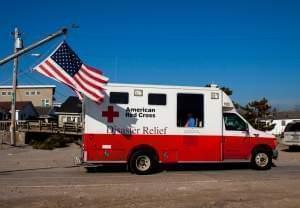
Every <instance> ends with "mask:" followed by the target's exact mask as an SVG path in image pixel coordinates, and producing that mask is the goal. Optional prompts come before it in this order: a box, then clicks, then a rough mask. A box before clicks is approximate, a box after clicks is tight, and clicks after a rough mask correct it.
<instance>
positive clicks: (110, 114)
mask: <svg viewBox="0 0 300 208" xmlns="http://www.w3.org/2000/svg"><path fill="white" fill-rule="evenodd" d="M102 117H107V122H108V123H112V122H114V117H119V112H117V111H114V107H113V106H111V105H110V106H108V109H107V111H102Z"/></svg>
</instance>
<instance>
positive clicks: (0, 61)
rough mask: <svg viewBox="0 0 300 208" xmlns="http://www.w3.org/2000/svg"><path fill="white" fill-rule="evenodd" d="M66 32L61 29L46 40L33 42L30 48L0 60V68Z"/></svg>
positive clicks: (65, 29)
mask: <svg viewBox="0 0 300 208" xmlns="http://www.w3.org/2000/svg"><path fill="white" fill-rule="evenodd" d="M67 31H68V29H67V28H62V29H60V30H58V31H57V32H55V33H52V34H50V35H48V36H47V37H46V38H44V39H42V40H40V41H38V42H35V43H33V44H31V45H30V46H27V47H26V48H24V49H22V50H19V51H18V52H17V53H13V54H11V55H9V56H7V57H5V58H4V59H1V60H0V66H1V65H3V64H5V63H7V62H9V61H11V60H12V59H14V58H16V57H18V56H21V55H23V54H25V53H27V52H28V51H31V50H33V49H35V48H37V47H39V46H40V45H43V44H44V43H47V42H49V41H50V40H52V39H54V38H57V37H59V36H61V35H66V34H67Z"/></svg>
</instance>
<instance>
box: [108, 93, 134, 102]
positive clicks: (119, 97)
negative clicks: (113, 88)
mask: <svg viewBox="0 0 300 208" xmlns="http://www.w3.org/2000/svg"><path fill="white" fill-rule="evenodd" d="M109 102H110V103H112V104H128V102H129V94H128V92H110V94H109Z"/></svg>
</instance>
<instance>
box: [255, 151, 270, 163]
mask: <svg viewBox="0 0 300 208" xmlns="http://www.w3.org/2000/svg"><path fill="white" fill-rule="evenodd" d="M255 162H256V164H257V165H258V166H259V167H265V166H266V165H267V164H268V162H269V157H268V155H267V154H266V153H263V152H262V153H258V154H257V155H256V157H255Z"/></svg>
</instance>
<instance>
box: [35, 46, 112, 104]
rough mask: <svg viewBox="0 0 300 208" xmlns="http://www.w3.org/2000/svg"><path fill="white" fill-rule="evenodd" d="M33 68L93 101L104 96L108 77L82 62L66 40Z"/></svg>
mask: <svg viewBox="0 0 300 208" xmlns="http://www.w3.org/2000/svg"><path fill="white" fill-rule="evenodd" d="M34 70H36V71H38V72H39V73H41V74H43V75H45V76H47V77H50V78H52V79H55V80H56V81H59V82H61V83H63V84H66V85H68V86H69V87H71V88H72V89H73V90H74V91H75V92H80V93H82V94H83V95H85V96H87V97H88V98H90V99H91V100H93V101H95V102H98V103H100V102H101V101H102V100H103V98H104V95H103V93H102V92H103V89H104V87H105V85H106V83H107V82H108V78H107V77H105V76H103V74H102V72H101V71H99V70H97V69H95V68H93V67H90V66H87V65H85V64H83V63H82V61H81V60H80V58H79V57H78V56H77V55H76V54H75V53H74V51H73V50H72V49H71V48H70V47H69V46H68V44H67V43H66V42H62V43H61V44H60V45H59V46H58V47H57V49H56V50H55V51H54V52H53V53H52V54H51V55H50V56H49V57H48V58H46V59H45V60H44V61H43V62H42V63H40V64H38V65H37V66H36V67H34Z"/></svg>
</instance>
